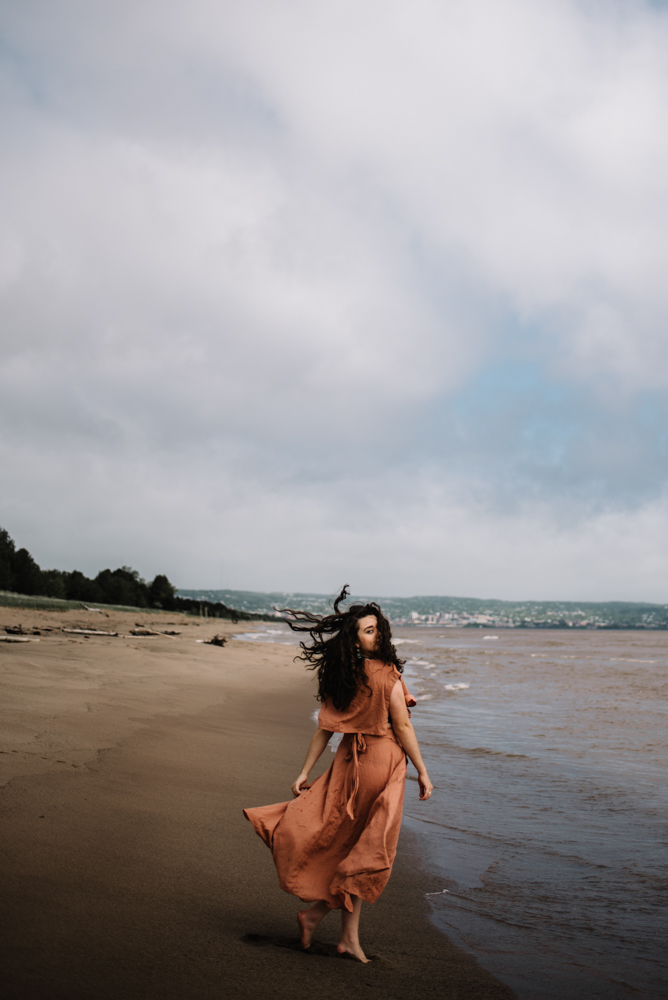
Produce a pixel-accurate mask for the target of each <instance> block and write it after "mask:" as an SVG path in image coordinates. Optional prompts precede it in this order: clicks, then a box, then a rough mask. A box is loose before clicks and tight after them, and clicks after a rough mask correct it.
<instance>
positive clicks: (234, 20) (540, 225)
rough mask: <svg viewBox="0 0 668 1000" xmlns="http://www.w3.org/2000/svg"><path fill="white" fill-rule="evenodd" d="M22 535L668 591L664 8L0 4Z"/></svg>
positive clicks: (18, 532)
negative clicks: (0, 6)
mask: <svg viewBox="0 0 668 1000" xmlns="http://www.w3.org/2000/svg"><path fill="white" fill-rule="evenodd" d="M0 29H1V35H2V42H1V46H0V92H1V101H2V103H1V108H2V141H1V143H0V185H1V191H2V196H1V207H0V212H1V215H0V310H1V316H0V337H1V338H2V355H1V356H2V383H1V384H2V389H1V391H0V419H1V421H2V438H1V442H0V478H1V493H0V525H2V526H3V527H5V528H7V529H8V530H9V532H10V534H11V535H12V536H13V537H14V538H15V540H16V541H17V543H18V544H20V545H25V546H27V547H28V548H29V549H30V551H31V552H32V553H33V554H34V555H35V557H36V558H37V559H38V561H39V562H40V564H41V565H42V566H43V567H51V566H57V567H59V568H62V569H72V568H75V567H76V568H79V569H82V570H84V571H85V572H88V573H96V572H97V571H98V570H99V569H101V568H103V567H105V566H112V567H114V566H117V565H120V564H130V565H132V566H134V567H136V568H137V569H139V571H140V572H141V573H142V574H143V575H145V576H147V577H151V576H152V575H154V574H155V573H156V572H166V573H167V574H168V576H169V577H170V579H172V580H173V581H174V582H175V583H176V584H177V585H179V586H181V587H200V586H201V587H221V586H224V587H231V588H244V589H262V590H269V589H280V590H302V591H320V592H330V591H333V590H335V589H336V588H337V587H338V586H339V585H340V584H342V583H344V582H349V583H350V584H351V585H352V587H353V589H354V590H356V591H357V592H358V593H359V592H367V593H376V594H388V595H389V594H391V595H409V594H429V593H431V594H455V595H470V596H478V597H488V596H489V597H502V598H510V599H512V598H518V599H520V598H521V599H530V598H535V599H550V598H555V599H557V598H560V599H570V600H577V599H590V600H609V599H619V600H624V599H626V600H653V601H659V602H665V601H667V600H668V491H667V487H668V468H667V466H666V453H667V438H666V430H667V416H668V414H667V411H668V398H667V394H666V388H667V382H668V337H667V333H668V280H667V277H666V275H667V273H668V9H667V8H666V7H664V5H663V4H659V3H649V2H642V0H624V2H622V0H619V2H618V0H600V2H597V0H590V2H589V0H579V2H576V0H402V2H394V0H382V2H381V0H354V2H353V0H337V2H336V3H331V2H324V0H281V2H280V3H276V2H275V0H271V2H269V0H215V2H214V0H188V3H183V2H182V0H178V2H177V0H153V2H152V0H114V3H109V2H106V0H92V2H91V0H41V2H40V0H4V3H3V4H2V8H1V11H0Z"/></svg>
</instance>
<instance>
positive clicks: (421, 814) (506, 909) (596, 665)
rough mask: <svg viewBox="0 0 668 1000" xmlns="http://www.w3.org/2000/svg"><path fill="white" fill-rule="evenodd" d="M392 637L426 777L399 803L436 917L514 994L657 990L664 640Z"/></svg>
mask: <svg viewBox="0 0 668 1000" xmlns="http://www.w3.org/2000/svg"><path fill="white" fill-rule="evenodd" d="M493 636H497V638H493ZM395 637H396V638H397V639H399V640H403V643H401V641H400V643H399V645H398V650H399V652H400V653H401V655H402V656H406V657H407V664H406V671H405V675H406V679H407V682H408V685H409V687H411V689H413V691H414V693H415V694H416V695H417V696H418V699H419V703H418V708H417V709H416V710H415V711H414V722H415V725H416V729H417V731H418V735H419V738H420V743H421V746H422V748H423V752H424V755H425V758H426V761H427V766H428V768H429V772H430V776H431V778H432V781H433V782H434V784H435V786H436V789H437V790H436V793H435V795H434V797H433V798H432V800H431V801H430V802H429V803H424V804H423V803H419V802H418V801H417V789H416V787H415V786H414V785H413V786H412V787H410V786H409V788H408V789H407V792H408V795H407V800H406V807H405V823H406V824H407V825H408V826H410V827H411V829H413V830H414V831H415V832H416V833H417V834H418V836H419V840H420V843H421V845H422V850H423V855H424V859H425V865H426V867H427V869H428V870H430V871H431V872H432V873H433V874H434V888H433V892H434V895H431V896H430V902H431V904H432V907H433V916H434V920H435V921H436V923H437V924H438V925H439V926H441V927H442V928H443V929H444V930H445V931H446V932H447V933H448V934H449V935H450V936H451V937H453V938H454V939H455V940H457V941H458V942H459V943H460V944H462V945H463V946H464V947H466V948H467V949H468V950H470V951H472V952H473V953H474V954H475V955H476V956H477V958H478V959H479V961H480V962H481V964H483V965H484V966H486V967H487V968H488V969H490V971H492V972H494V973H495V974H496V975H497V976H499V978H501V979H503V980H504V981H505V982H507V983H508V985H509V986H511V987H512V988H513V989H514V990H516V992H517V993H518V995H519V996H520V997H522V998H525V1000H577V998H579V997H587V998H590V1000H592V998H599V997H600V998H601V1000H617V998H624V997H631V996H634V997H637V998H643V1000H645V998H646V1000H649V998H652V1000H654V998H659V997H668V963H667V961H666V945H665V941H666V932H667V930H668V921H667V920H666V911H665V909H664V907H665V890H666V887H667V886H668V864H667V860H668V856H667V851H666V846H667V839H666V827H665V820H666V805H667V804H668V794H667V788H666V785H667V779H666V775H667V774H668V770H667V767H666V765H667V764H668V725H667V724H668V669H667V668H668V636H667V635H666V634H665V633H640V634H637V633H633V632H588V631H587V632H584V631H583V632H576V633H570V632H569V633H566V634H564V633H562V632H557V631H538V630H536V631H533V630H532V631H524V630H522V631H516V630H508V631H499V632H492V633H490V632H484V631H482V630H475V631H473V630H464V629H461V630H460V629H427V628H411V629H408V628H407V629H396V630H395ZM443 890H447V891H445V892H444V891H443Z"/></svg>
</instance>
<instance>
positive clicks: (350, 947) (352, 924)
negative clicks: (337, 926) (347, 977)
mask: <svg viewBox="0 0 668 1000" xmlns="http://www.w3.org/2000/svg"><path fill="white" fill-rule="evenodd" d="M350 899H351V901H352V904H353V912H352V913H351V912H350V911H349V910H346V909H345V908H344V909H343V910H341V940H340V941H339V943H338V945H337V949H336V950H337V951H338V953H339V955H344V954H348V955H353V957H354V958H356V959H357V960H358V961H359V962H368V961H369V959H368V958H367V957H366V955H365V954H364V952H363V951H362V948H361V945H360V936H359V929H360V911H361V909H362V900H361V899H360V897H359V896H351V897H350Z"/></svg>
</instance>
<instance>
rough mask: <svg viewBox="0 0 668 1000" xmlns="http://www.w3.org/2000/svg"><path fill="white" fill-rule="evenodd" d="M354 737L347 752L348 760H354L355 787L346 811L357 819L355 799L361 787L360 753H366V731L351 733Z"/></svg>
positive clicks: (352, 817)
mask: <svg viewBox="0 0 668 1000" xmlns="http://www.w3.org/2000/svg"><path fill="white" fill-rule="evenodd" d="M351 736H352V739H351V741H350V744H349V746H348V753H347V754H346V760H352V762H353V787H352V791H351V793H350V795H349V797H348V801H347V802H346V812H347V813H348V815H349V816H350V818H351V819H355V811H354V805H355V799H356V798H357V792H358V791H359V787H360V761H359V754H361V753H366V740H365V739H364V733H351Z"/></svg>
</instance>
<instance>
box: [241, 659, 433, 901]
mask: <svg viewBox="0 0 668 1000" xmlns="http://www.w3.org/2000/svg"><path fill="white" fill-rule="evenodd" d="M365 669H366V675H367V683H368V687H366V686H364V685H362V686H361V688H360V690H359V691H358V692H357V694H356V695H355V698H354V699H353V701H352V702H351V703H350V705H349V706H348V708H347V709H345V711H343V712H339V711H337V710H336V709H335V708H334V707H333V706H332V705H331V704H329V703H328V702H323V705H322V707H321V709H320V713H319V715H318V726H319V728H320V729H325V730H329V731H330V732H335V733H343V734H344V736H343V739H342V740H341V743H340V744H339V747H338V749H337V751H336V756H335V758H334V762H333V763H332V765H331V767H329V768H328V770H327V771H326V772H325V773H324V774H321V775H320V777H319V778H317V779H316V780H315V781H314V782H313V784H312V785H311V786H310V787H309V789H308V791H306V792H303V793H302V794H301V795H300V796H299V797H298V798H296V799H292V800H291V801H290V802H279V803H277V804H276V805H271V806H259V807H257V808H255V809H244V815H245V817H246V819H248V820H250V822H251V823H252V824H253V827H254V828H255V831H256V833H257V834H259V836H260V837H261V838H262V839H263V840H264V842H265V844H267V846H268V847H269V848H270V850H271V852H272V855H273V857H274V862H275V864H276V869H277V871H278V879H279V883H280V886H281V888H282V889H284V890H285V891H286V892H290V893H292V894H293V895H295V896H299V898H300V899H303V900H305V901H306V902H315V901H316V900H320V899H322V900H325V901H326V902H327V904H328V906H329V907H330V908H331V909H342V908H343V907H345V908H346V909H347V910H350V911H352V902H351V899H350V897H351V895H352V896H360V897H361V898H362V899H364V900H366V901H367V902H369V903H373V902H375V901H376V899H378V897H379V896H380V894H381V892H382V891H383V889H384V888H385V885H386V883H387V880H388V879H389V877H390V872H391V871H392V863H393V861H394V856H395V854H396V850H397V839H398V837H399V828H400V826H401V815H402V810H403V802H404V784H405V778H406V756H405V754H404V751H403V750H402V748H401V745H400V743H399V741H398V739H397V737H396V736H395V734H394V731H393V729H392V725H391V721H390V711H389V710H390V695H391V693H392V689H393V688H394V685H395V684H396V682H397V681H398V680H400V681H401V684H402V687H403V692H404V698H405V699H406V705H407V706H408V707H412V706H413V705H415V699H414V698H413V697H412V696H411V695H410V694H409V692H408V689H407V687H406V685H405V683H404V681H403V678H402V677H401V674H400V673H399V672H398V671H397V669H396V667H395V666H394V665H393V664H389V663H383V662H382V661H381V660H367V661H366V663H365Z"/></svg>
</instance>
